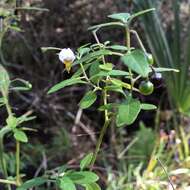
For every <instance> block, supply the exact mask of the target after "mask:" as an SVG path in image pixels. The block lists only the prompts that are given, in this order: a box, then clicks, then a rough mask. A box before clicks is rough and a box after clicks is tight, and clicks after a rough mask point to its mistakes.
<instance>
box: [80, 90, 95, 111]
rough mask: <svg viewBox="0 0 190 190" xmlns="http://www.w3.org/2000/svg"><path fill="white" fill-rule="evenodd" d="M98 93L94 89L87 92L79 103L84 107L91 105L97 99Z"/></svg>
mask: <svg viewBox="0 0 190 190" xmlns="http://www.w3.org/2000/svg"><path fill="white" fill-rule="evenodd" d="M96 98H97V95H96V92H94V91H89V92H87V93H86V94H85V95H84V97H83V98H82V100H81V101H80V102H79V105H80V107H81V108H82V109H86V108H88V107H90V106H91V105H92V104H93V103H94V102H95V101H96Z"/></svg>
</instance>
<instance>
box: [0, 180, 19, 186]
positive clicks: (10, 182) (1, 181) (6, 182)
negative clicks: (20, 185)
mask: <svg viewBox="0 0 190 190" xmlns="http://www.w3.org/2000/svg"><path fill="white" fill-rule="evenodd" d="M0 183H3V184H8V185H16V182H15V181H10V180H7V179H0Z"/></svg>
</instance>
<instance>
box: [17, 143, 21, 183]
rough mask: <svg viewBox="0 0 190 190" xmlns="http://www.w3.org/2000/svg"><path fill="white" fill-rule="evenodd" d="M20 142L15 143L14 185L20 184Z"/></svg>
mask: <svg viewBox="0 0 190 190" xmlns="http://www.w3.org/2000/svg"><path fill="white" fill-rule="evenodd" d="M20 179H21V178H20V142H19V141H16V184H17V186H20V185H21V182H20Z"/></svg>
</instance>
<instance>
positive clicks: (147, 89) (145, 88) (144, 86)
mask: <svg viewBox="0 0 190 190" xmlns="http://www.w3.org/2000/svg"><path fill="white" fill-rule="evenodd" d="M139 91H140V93H141V94H143V95H150V94H152V92H153V91H154V85H153V83H152V82H150V81H142V82H141V83H140V85H139Z"/></svg>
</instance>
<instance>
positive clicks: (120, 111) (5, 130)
mask: <svg viewBox="0 0 190 190" xmlns="http://www.w3.org/2000/svg"><path fill="white" fill-rule="evenodd" d="M15 9H16V10H40V11H41V10H43V11H46V9H41V8H35V7H20V6H19V7H17V6H16V7H15ZM153 10H154V9H148V10H145V11H141V12H138V13H135V14H132V15H131V14H129V13H118V14H113V15H109V18H111V19H113V20H114V21H113V22H109V23H103V24H100V25H97V26H93V27H91V28H90V29H89V30H92V33H93V35H94V37H95V40H96V43H94V44H90V43H89V44H85V45H84V46H81V47H79V48H78V49H77V51H76V54H75V56H73V57H76V59H75V60H72V61H71V60H69V55H66V58H65V62H66V63H69V66H70V65H71V63H72V65H71V66H72V67H76V70H75V73H73V74H72V76H71V78H69V79H67V80H64V81H61V82H59V83H58V84H56V85H55V86H53V87H52V88H50V90H49V91H48V94H51V93H55V92H57V91H59V90H61V89H63V88H65V87H69V86H72V85H81V84H83V85H86V86H88V91H87V92H86V93H85V94H84V96H83V98H82V99H81V101H80V102H79V106H80V108H82V109H87V108H89V107H91V106H92V105H93V104H94V103H95V101H96V100H97V99H98V98H99V97H100V102H101V107H100V110H101V111H103V112H104V119H105V123H104V126H103V127H102V129H101V132H100V137H99V139H98V141H97V144H96V149H95V151H94V152H93V153H90V154H88V155H86V156H85V157H84V158H83V159H82V160H81V161H80V168H76V169H73V168H72V167H71V168H70V169H68V168H67V167H66V166H62V167H58V168H55V169H51V170H47V171H45V173H43V174H42V175H41V177H36V178H33V179H30V180H27V181H25V182H24V183H23V182H22V181H23V180H22V177H23V176H22V175H21V173H20V172H21V171H20V170H21V163H20V162H21V158H20V155H21V152H20V151H21V149H20V146H21V145H22V143H27V142H28V137H27V135H26V133H25V131H27V130H31V129H30V128H26V127H23V124H24V123H25V122H27V121H30V120H32V119H34V118H35V117H32V116H30V115H31V112H29V113H28V112H27V113H26V114H24V115H21V116H17V115H16V114H15V113H14V112H13V109H12V106H11V104H10V102H9V94H10V92H12V91H14V90H16V91H25V90H30V89H31V87H32V85H31V84H30V83H29V82H27V81H24V80H22V79H16V80H13V81H11V79H10V78H9V75H8V72H7V71H6V69H5V68H4V67H3V66H2V65H0V92H1V96H2V97H1V98H0V105H1V106H4V107H5V109H6V111H7V115H8V117H7V118H5V121H6V122H4V123H6V125H5V126H3V127H2V128H1V130H0V164H1V169H2V176H3V178H4V179H1V182H2V183H3V184H6V185H7V189H8V190H11V189H12V186H15V187H16V189H17V190H27V189H31V188H39V189H40V188H41V187H42V188H43V187H46V185H48V184H51V185H52V187H53V188H56V189H61V190H76V189H77V188H78V187H81V188H83V189H85V190H101V188H100V186H99V185H98V180H99V176H98V175H97V174H96V173H95V172H94V171H93V169H94V168H93V166H94V163H95V161H96V158H97V155H98V153H99V151H100V148H101V144H102V141H103V137H104V135H105V133H106V130H107V128H108V127H109V124H110V122H111V121H112V120H114V119H115V123H116V126H118V127H122V126H126V125H131V124H133V123H134V122H135V120H136V119H137V117H138V115H139V113H140V111H141V110H152V109H156V107H155V106H154V105H151V104H145V103H141V101H140V100H139V99H137V98H136V95H135V93H134V92H136V93H140V91H139V89H138V88H137V87H136V83H137V82H138V81H142V80H147V81H148V80H149V77H150V75H151V74H152V73H155V72H157V71H156V70H159V68H155V67H153V66H152V64H150V59H149V57H148V56H147V55H148V54H147V52H146V50H145V48H144V46H143V43H142V42H141V40H140V38H139V37H138V35H137V36H136V37H137V40H138V41H139V43H140V44H141V49H136V48H134V47H131V33H133V32H134V31H133V30H131V26H130V23H131V21H132V20H133V19H134V18H136V17H137V16H140V15H142V14H145V13H148V12H150V11H153ZM14 11H15V10H14ZM14 11H12V12H10V13H8V11H7V12H6V11H5V12H3V11H0V14H2V15H3V16H5V17H6V18H7V19H5V21H3V22H5V23H4V25H5V26H6V27H5V28H3V31H2V32H1V33H0V34H1V35H0V43H2V39H3V38H4V35H5V34H6V33H7V31H8V30H9V29H12V30H14V31H17V32H19V31H20V28H19V27H18V26H17V25H11V24H8V23H9V22H8V21H10V20H9V16H10V18H15V17H16V15H14V13H13V12H14ZM9 14H10V15H9ZM115 20H116V22H115ZM4 25H3V26H4ZM108 26H120V27H122V28H123V29H124V31H125V34H124V35H125V36H126V41H127V44H124V45H118V44H112V43H111V42H108V41H106V42H103V43H101V42H100V41H99V38H98V36H97V31H98V30H99V29H100V28H103V27H108ZM1 46H2V44H0V55H1V56H0V58H1V62H2V64H3V65H6V61H5V59H4V57H3V54H2V52H1ZM42 50H43V51H44V52H46V51H48V50H54V51H57V50H60V48H54V47H47V48H46V47H43V48H42ZM70 53H72V52H70ZM73 55H74V53H73ZM64 56H65V55H64ZM113 56H117V57H118V58H119V59H121V61H122V64H123V65H125V66H126V67H125V69H124V70H119V68H120V67H118V65H116V64H115V63H111V62H110V61H107V60H112V59H110V58H112V57H113ZM151 59H153V58H152V57H151ZM152 61H153V60H151V63H152ZM62 62H63V63H64V64H65V65H66V69H67V70H68V68H67V64H66V63H65V62H64V61H62ZM69 69H70V68H69ZM170 70H172V69H168V68H166V69H165V68H160V71H170ZM112 92H115V93H119V94H122V97H123V99H122V101H117V102H116V101H115V100H114V99H112V98H110V97H111V95H112ZM99 94H100V96H99ZM97 95H98V96H97ZM8 134H9V135H10V136H11V135H12V136H13V137H14V141H16V143H15V147H16V152H15V160H14V161H15V165H16V166H15V173H14V174H13V175H14V176H15V177H10V176H9V174H8V171H7V165H6V160H5V155H4V142H3V140H4V137H5V135H8ZM62 135H63V136H66V134H65V133H64V131H63V134H62V131H60V137H62ZM147 135H148V137H149V138H150V137H151V136H152V137H153V139H151V142H152V144H150V145H148V147H146V148H147V149H148V150H147V152H146V153H144V152H141V151H143V147H144V145H145V144H148V142H150V141H149V140H150V139H149V140H147ZM137 137H138V139H139V140H140V142H141V143H142V144H141V143H139V142H138V141H137V142H136V143H135V144H134V145H133V146H136V147H137V149H138V150H140V152H138V154H139V155H141V154H144V155H147V154H149V153H150V151H152V145H153V144H154V143H153V141H154V140H155V137H154V136H153V134H152V131H151V130H148V129H146V128H142V129H141V131H140V132H139V133H138V134H137ZM145 137H146V138H145ZM67 140H68V139H67ZM67 140H66V141H67ZM147 141H148V142H147ZM65 144H67V142H65ZM54 145H56V143H54ZM57 145H59V144H57ZM142 146H143V147H142ZM137 149H136V148H135V150H137ZM129 154H130V152H129ZM88 168H89V169H88ZM40 186H41V187H40ZM14 189H15V188H14Z"/></svg>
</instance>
